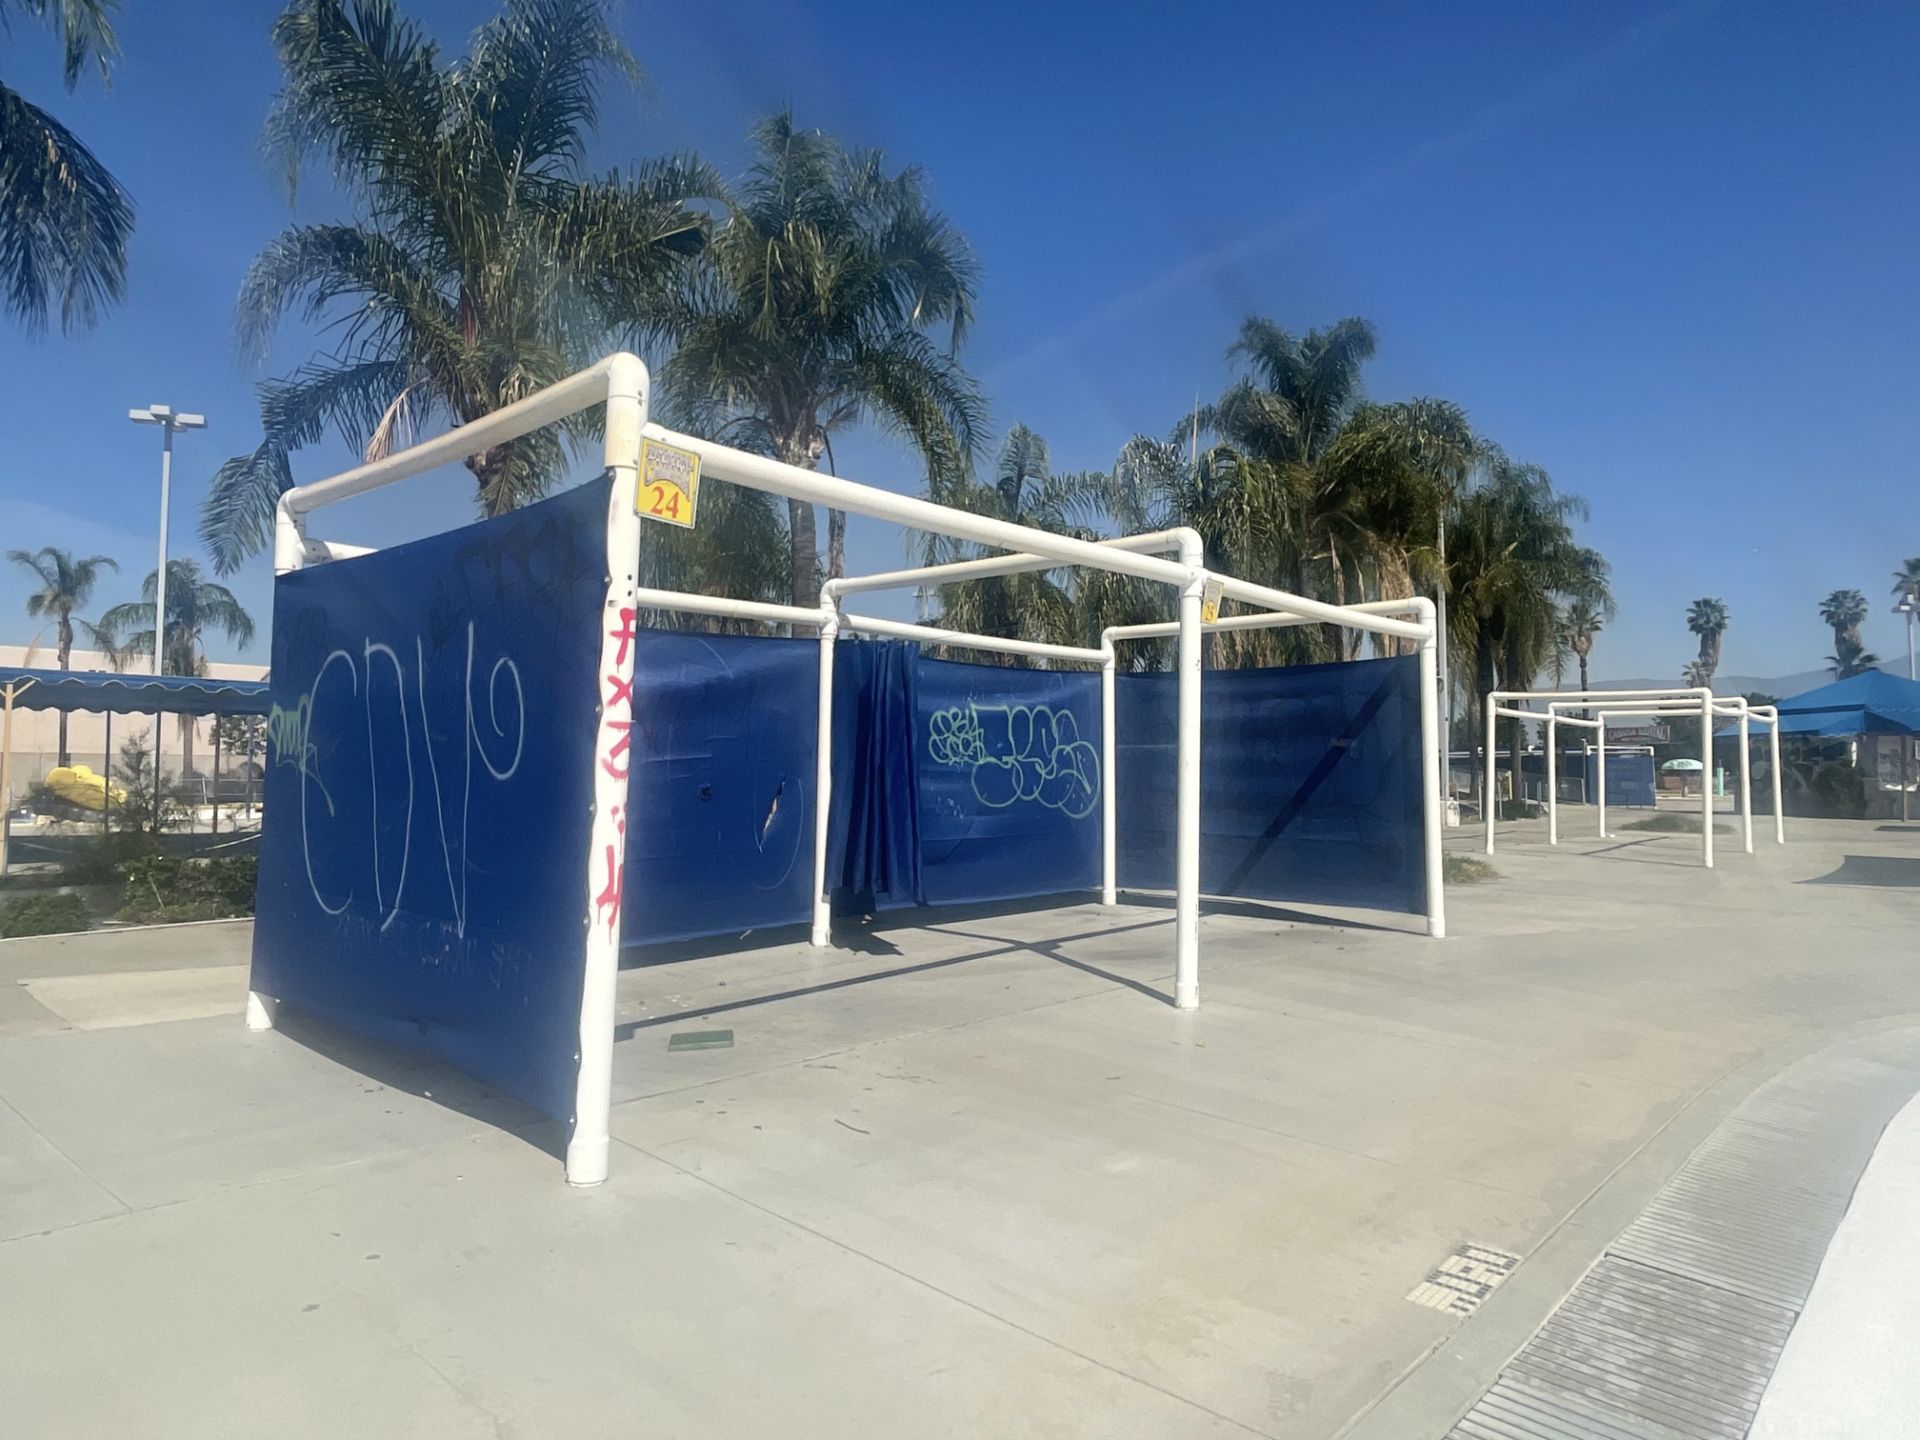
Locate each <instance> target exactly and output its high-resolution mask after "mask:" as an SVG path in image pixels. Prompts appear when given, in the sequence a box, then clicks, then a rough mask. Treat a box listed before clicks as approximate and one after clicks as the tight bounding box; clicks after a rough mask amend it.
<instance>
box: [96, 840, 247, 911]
mask: <svg viewBox="0 0 1920 1440" xmlns="http://www.w3.org/2000/svg"><path fill="white" fill-rule="evenodd" d="M259 870H260V862H259V860H258V859H257V858H255V857H254V856H251V855H245V856H236V857H233V858H230V859H221V860H187V859H183V858H182V857H180V856H178V855H164V854H153V855H143V856H140V857H138V858H136V859H132V860H129V861H127V862H126V863H125V864H124V865H123V866H122V867H121V873H123V874H124V875H125V876H126V879H127V899H126V906H125V908H124V909H122V910H121V912H120V918H121V919H123V920H133V921H136V922H138V923H140V924H144V925H159V924H167V923H172V922H177V921H181V920H224V919H227V918H228V917H230V916H234V915H251V914H252V913H253V887H254V881H255V880H256V879H257V878H258V875H259Z"/></svg>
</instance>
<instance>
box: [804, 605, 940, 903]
mask: <svg viewBox="0 0 1920 1440" xmlns="http://www.w3.org/2000/svg"><path fill="white" fill-rule="evenodd" d="M919 656H920V647H919V646H918V645H916V644H913V643H912V642H910V641H899V640H842V641H840V642H838V644H836V645H835V647H834V659H833V803H832V806H831V817H832V818H831V826H830V831H829V834H830V837H831V838H830V840H829V845H828V853H827V888H828V891H829V893H830V894H831V896H832V898H833V903H834V908H835V909H836V910H838V911H841V912H843V913H847V914H857V915H870V914H872V913H874V912H875V911H876V910H888V909H895V908H898V907H900V906H903V905H919V904H923V903H924V902H925V899H926V896H925V892H924V889H923V886H922V883H921V873H920V804H919V792H918V789H917V788H916V786H915V784H914V762H913V756H914V722H915V713H916V707H917V699H916V695H917V687H916V683H915V672H916V664H917V662H918V660H919Z"/></svg>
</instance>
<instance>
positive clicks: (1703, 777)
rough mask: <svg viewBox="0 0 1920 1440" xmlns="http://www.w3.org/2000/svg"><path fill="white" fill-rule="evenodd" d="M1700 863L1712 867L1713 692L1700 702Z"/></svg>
mask: <svg viewBox="0 0 1920 1440" xmlns="http://www.w3.org/2000/svg"><path fill="white" fill-rule="evenodd" d="M1700 863H1701V864H1702V865H1704V866H1706V867H1707V869H1709V870H1711V869H1712V868H1713V692H1712V691H1708V692H1706V697H1705V698H1704V699H1703V700H1701V702H1700Z"/></svg>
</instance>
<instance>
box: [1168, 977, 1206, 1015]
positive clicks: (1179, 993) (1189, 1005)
mask: <svg viewBox="0 0 1920 1440" xmlns="http://www.w3.org/2000/svg"><path fill="white" fill-rule="evenodd" d="M1173 1003H1174V1007H1175V1008H1176V1009H1179V1010H1198V1009H1199V1008H1200V986H1199V985H1198V984H1197V983H1196V984H1193V985H1176V986H1174V987H1173Z"/></svg>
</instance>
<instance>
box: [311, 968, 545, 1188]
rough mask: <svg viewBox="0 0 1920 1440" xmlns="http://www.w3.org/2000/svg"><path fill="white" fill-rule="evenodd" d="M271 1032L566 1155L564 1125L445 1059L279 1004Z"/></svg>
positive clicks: (357, 1071)
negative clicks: (375, 1037)
mask: <svg viewBox="0 0 1920 1440" xmlns="http://www.w3.org/2000/svg"><path fill="white" fill-rule="evenodd" d="M273 1028H274V1030H275V1032H276V1033H277V1034H279V1035H283V1036H285V1037H286V1038H287V1039H289V1040H291V1041H293V1042H294V1043H295V1044H296V1045H301V1046H304V1047H305V1048H307V1049H308V1050H311V1051H313V1052H314V1054H316V1055H320V1056H324V1057H325V1058H326V1059H328V1060H331V1061H332V1062H333V1063H334V1064H336V1065H339V1066H342V1067H343V1068H345V1069H348V1070H351V1071H353V1072H354V1073H355V1074H357V1075H364V1076H365V1077H366V1078H367V1079H369V1080H372V1081H374V1082H375V1083H377V1084H380V1085H384V1086H386V1087H387V1088H388V1089H389V1090H399V1091H403V1092H405V1093H406V1094H408V1095H418V1096H420V1097H421V1098H422V1099H426V1100H431V1101H432V1102H433V1103H434V1104H436V1105H438V1106H440V1107H441V1108H442V1109H444V1110H451V1111H453V1112H454V1113H455V1114H457V1115H465V1116H466V1117H467V1118H468V1119H470V1120H478V1121H479V1122H480V1123H481V1124H483V1125H491V1126H492V1127H493V1128H494V1129H496V1130H504V1131H506V1132H507V1133H508V1134H510V1135H517V1136H519V1137H520V1138H521V1139H523V1140H525V1141H526V1142H527V1143H528V1144H529V1145H532V1146H533V1147H534V1148H535V1149H537V1150H540V1151H543V1152H545V1153H546V1154H548V1155H551V1156H553V1157H554V1158H555V1159H556V1160H565V1159H566V1157H567V1128H568V1127H567V1126H566V1125H565V1124H564V1123H563V1122H561V1121H558V1120H555V1119H553V1118H551V1117H550V1116H547V1115H543V1114H541V1113H540V1112H539V1111H538V1110H536V1109H534V1108H533V1106H531V1105H529V1104H527V1103H526V1102H525V1101H524V1100H520V1099H516V1098H515V1097H514V1096H512V1095H508V1094H506V1093H505V1092H504V1091H500V1090H495V1089H493V1088H492V1087H490V1086H489V1085H487V1084H486V1083H485V1082H483V1081H480V1080H476V1079H475V1078H474V1077H473V1076H471V1075H468V1074H467V1073H465V1072H464V1071H461V1070H456V1069H455V1068H454V1067H453V1066H452V1065H450V1064H448V1063H447V1062H446V1061H444V1060H441V1059H439V1058H437V1057H435V1056H433V1055H428V1054H425V1053H423V1052H421V1051H417V1050H407V1049H402V1048H401V1047H400V1046H399V1045H396V1044H390V1043H388V1042H386V1041H384V1040H376V1039H373V1038H371V1037H369V1036H366V1035H361V1034H359V1033H357V1032H356V1031H352V1030H344V1029H342V1028H341V1027H340V1026H338V1025H333V1024H329V1023H328V1022H327V1021H325V1020H320V1019H316V1018H315V1017H314V1016H311V1015H307V1014H303V1013H302V1012H300V1011H298V1010H295V1009H292V1008H291V1007H289V1006H286V1005H282V1006H281V1007H280V1009H279V1012H278V1014H277V1015H276V1016H275V1017H274V1025H273Z"/></svg>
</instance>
